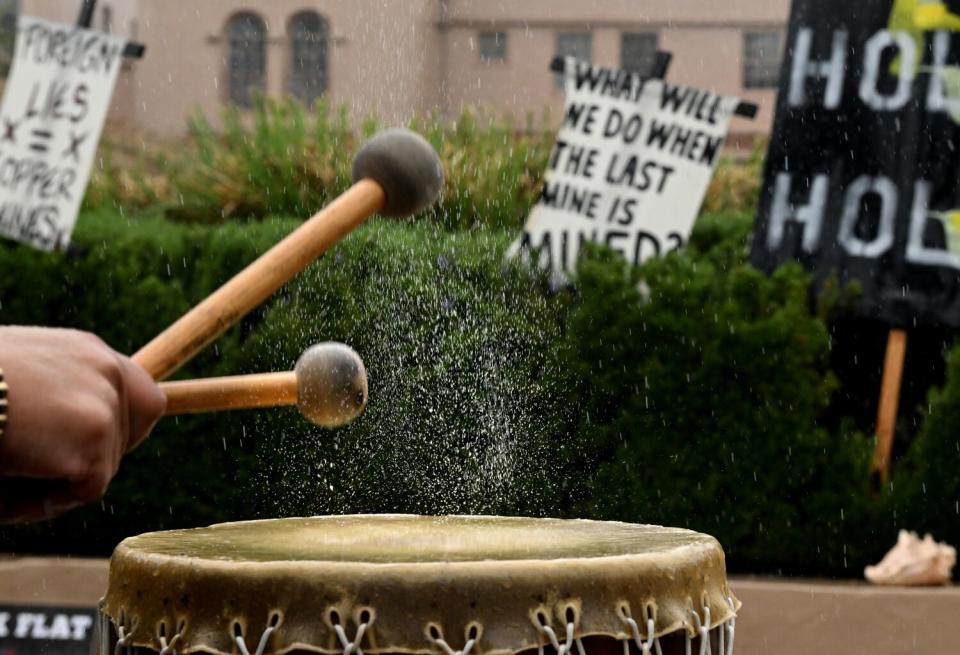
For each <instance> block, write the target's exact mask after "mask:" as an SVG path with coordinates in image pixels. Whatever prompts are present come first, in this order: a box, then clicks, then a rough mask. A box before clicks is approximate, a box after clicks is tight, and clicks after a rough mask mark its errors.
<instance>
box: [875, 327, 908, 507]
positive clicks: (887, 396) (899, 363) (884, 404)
mask: <svg viewBox="0 0 960 655" xmlns="http://www.w3.org/2000/svg"><path fill="white" fill-rule="evenodd" d="M906 352H907V332H906V330H900V329H893V330H890V335H889V336H888V337H887V354H886V356H885V357H884V360H883V379H882V381H881V383H880V407H879V408H878V409H877V446H876V448H875V449H874V451H873V462H872V463H871V464H870V478H871V480H872V481H873V483H874V487H875V488H879V485H880V484H886V482H887V481H888V480H889V479H890V455H891V453H892V451H893V432H894V428H895V427H896V422H897V406H898V405H899V403H900V383H901V381H902V380H903V359H904V356H905V355H906Z"/></svg>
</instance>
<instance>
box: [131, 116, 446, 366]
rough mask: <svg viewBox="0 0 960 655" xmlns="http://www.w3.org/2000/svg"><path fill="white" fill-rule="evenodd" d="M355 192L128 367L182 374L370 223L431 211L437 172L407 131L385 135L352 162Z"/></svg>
mask: <svg viewBox="0 0 960 655" xmlns="http://www.w3.org/2000/svg"><path fill="white" fill-rule="evenodd" d="M353 179H354V184H353V186H352V187H350V189H348V190H347V191H346V192H345V193H344V194H343V195H341V196H340V197H339V198H337V199H336V200H334V201H333V202H332V203H331V204H330V205H328V206H327V207H325V208H324V209H322V210H321V211H319V212H318V213H317V214H315V215H314V216H313V217H312V218H310V219H309V220H307V221H306V222H305V223H304V224H303V225H301V226H300V227H299V228H297V229H296V230H295V231H294V232H292V233H291V234H290V235H289V236H287V237H286V238H285V239H283V240H282V241H280V243H278V244H277V245H275V246H274V247H273V248H271V249H270V250H268V251H267V252H266V253H264V254H263V255H262V256H261V257H260V258H259V259H257V260H256V261H254V262H253V263H252V264H250V265H249V266H247V268H245V269H244V270H242V271H241V272H240V273H238V274H237V275H236V276H235V277H234V278H233V279H231V280H230V281H229V282H227V283H226V284H224V285H223V286H222V287H220V288H219V289H218V290H217V291H215V292H214V293H212V294H211V295H210V296H209V297H207V298H206V299H205V300H203V301H202V302H201V303H200V304H198V305H197V306H196V307H194V308H193V309H191V310H190V311H189V312H187V313H186V314H184V315H183V316H182V317H181V318H180V319H179V320H177V321H176V322H175V323H174V324H173V325H171V326H170V327H169V328H167V329H166V330H165V331H164V332H162V333H161V334H160V335H159V336H157V337H156V338H155V339H154V340H153V341H151V342H150V343H148V344H147V345H146V346H144V347H143V348H141V349H140V351H139V352H137V353H136V354H135V355H134V356H133V360H134V361H135V362H137V363H138V364H140V365H141V366H142V367H143V368H144V369H146V370H147V372H148V373H150V375H152V376H153V378H154V379H155V380H162V379H164V378H166V377H167V376H169V375H170V374H171V373H173V372H174V371H176V370H177V369H178V368H180V367H181V366H183V364H185V363H186V362H187V361H189V360H190V358H192V357H193V356H194V355H195V354H196V353H197V352H198V351H199V350H200V349H202V348H203V347H204V346H206V345H208V344H209V343H210V342H211V341H213V340H214V339H216V338H217V337H218V336H220V335H221V334H223V333H224V332H225V331H226V330H227V329H228V328H230V327H231V326H232V325H234V324H235V323H236V322H237V321H239V320H240V319H241V318H242V317H243V316H244V315H246V314H247V313H248V312H249V311H250V310H251V309H253V308H254V307H256V306H257V305H259V304H260V303H262V302H263V301H264V300H266V299H267V298H268V297H269V296H270V295H271V294H273V292H274V291H276V290H277V289H279V288H280V287H281V286H283V285H284V284H286V283H287V282H288V281H289V280H290V279H291V278H292V277H293V276H294V275H296V274H297V273H298V272H300V271H301V270H303V269H304V268H306V266H307V265H308V264H310V263H311V262H312V261H313V260H315V259H316V258H317V257H319V256H320V255H322V254H323V253H324V252H326V251H327V249H329V248H330V247H331V246H332V245H333V244H335V243H336V242H337V241H339V240H340V239H341V238H343V237H344V236H345V235H346V234H347V233H349V232H350V231H351V230H353V229H354V228H355V227H357V226H358V225H360V223H362V222H363V221H364V220H366V219H367V218H368V217H369V216H371V215H372V214H375V213H380V214H383V215H385V216H394V217H401V216H409V215H412V214H415V213H417V212H418V211H421V210H422V209H425V208H427V207H429V206H430V205H431V204H433V202H434V200H436V198H437V196H438V195H439V193H440V188H441V186H442V185H443V168H442V166H441V164H440V158H439V156H438V155H437V153H436V151H434V149H433V147H432V146H431V145H430V144H429V143H427V141H426V140H425V139H423V137H421V136H419V135H417V134H414V133H413V132H410V131H408V130H387V131H385V132H381V133H380V134H378V135H377V136H375V137H374V138H372V139H371V140H370V141H368V142H367V143H366V144H365V145H364V146H363V147H362V148H361V149H360V151H359V152H358V153H357V156H356V158H355V159H354V161H353Z"/></svg>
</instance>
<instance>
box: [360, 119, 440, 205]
mask: <svg viewBox="0 0 960 655" xmlns="http://www.w3.org/2000/svg"><path fill="white" fill-rule="evenodd" d="M367 178H369V179H371V180H373V181H374V182H376V183H377V184H379V185H380V186H381V187H382V188H383V191H384V193H385V194H386V196H387V201H386V203H385V204H384V207H383V209H382V210H381V211H380V213H381V214H383V215H384V216H392V217H397V218H402V217H405V216H412V215H413V214H416V213H417V212H419V211H422V210H424V209H426V208H427V207H429V206H430V205H432V204H433V203H434V201H435V200H436V199H437V196H439V195H440V188H441V187H442V186H443V166H442V165H441V163H440V156H439V155H437V151H436V150H434V149H433V146H431V145H430V144H429V143H428V142H427V140H426V139H424V138H423V137H422V136H420V135H419V134H417V133H416V132H411V131H410V130H403V129H392V130H385V131H383V132H380V133H379V134H377V135H376V136H374V137H373V138H372V139H370V140H369V141H367V142H366V143H365V144H363V147H362V148H360V151H359V152H358V153H357V156H356V158H354V160H353V181H354V183H356V182H359V181H360V180H362V179H367Z"/></svg>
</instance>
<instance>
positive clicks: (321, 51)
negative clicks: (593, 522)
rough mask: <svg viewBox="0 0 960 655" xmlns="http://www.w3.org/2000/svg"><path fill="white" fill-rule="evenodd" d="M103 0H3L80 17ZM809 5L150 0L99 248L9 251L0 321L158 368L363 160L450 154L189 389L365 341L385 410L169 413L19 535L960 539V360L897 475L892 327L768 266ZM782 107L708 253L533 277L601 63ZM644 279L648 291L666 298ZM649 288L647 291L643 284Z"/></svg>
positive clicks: (99, 225) (97, 228) (98, 221)
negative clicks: (222, 288) (542, 520)
mask: <svg viewBox="0 0 960 655" xmlns="http://www.w3.org/2000/svg"><path fill="white" fill-rule="evenodd" d="M79 4H80V3H79V2H78V1H67V0H20V1H19V2H16V1H13V0H4V1H3V2H0V8H2V14H3V17H2V19H0V25H2V26H3V36H2V39H0V43H2V44H3V46H4V52H5V53H7V54H6V55H5V58H4V59H2V61H3V62H5V65H9V58H10V54H9V53H10V52H11V49H12V40H13V34H14V31H13V26H14V24H15V23H14V21H15V15H16V13H17V12H18V11H19V12H25V13H28V14H32V15H37V16H42V17H47V18H50V19H55V20H60V21H63V22H74V21H75V20H76V16H77V13H78V10H79ZM788 10H789V3H788V1H787V0H736V1H734V0H727V1H725V2H723V3H717V2H703V1H700V0H646V1H644V2H637V1H636V0H590V1H588V2H583V1H581V0H576V1H575V0H527V1H526V2H506V1H504V2H495V1H492V0H482V1H481V0H404V1H403V2H399V1H395V0H350V1H349V2H348V1H346V0H322V1H321V0H315V1H312V2H301V1H297V2H294V1H293V0H271V1H269V2H267V1H266V0H251V1H249V2H244V3H240V2H234V1H231V0H205V1H204V2H202V3H185V2H176V3H174V2H169V1H166V0H165V1H161V0H127V1H119V0H115V1H112V2H100V3H98V8H97V13H96V16H95V20H94V27H95V28H96V29H99V30H103V31H109V32H113V33H116V34H122V35H124V36H127V37H129V38H130V39H132V40H136V41H139V42H141V43H144V44H145V45H146V47H147V50H146V55H145V57H144V58H143V59H142V60H128V61H126V62H125V64H124V69H123V72H122V73H121V77H120V81H119V82H118V87H117V92H116V95H115V98H114V103H113V107H112V110H111V115H110V119H109V122H108V126H107V128H106V130H105V133H104V138H103V140H102V143H101V149H100V155H99V157H98V161H97V164H96V165H95V169H94V174H93V177H92V179H91V183H90V187H89V189H88V192H87V195H86V198H85V200H84V210H83V212H82V214H81V217H80V219H79V223H78V227H77V231H76V233H75V237H74V243H73V244H72V246H71V248H70V250H69V251H68V252H67V253H66V254H65V255H64V254H60V255H48V254H43V253H39V252H36V251H33V250H30V249H27V248H24V247H19V246H15V245H12V244H10V243H6V242H5V243H3V244H2V245H0V322H2V323H9V324H42V325H62V326H72V327H78V328H82V329H86V330H91V331H94V332H96V333H98V334H100V335H101V336H102V337H103V338H104V339H105V340H106V341H107V342H108V343H110V344H111V345H112V346H113V347H115V348H117V349H118V350H121V351H123V352H133V351H135V350H136V349H137V348H138V347H139V346H141V345H142V344H144V343H146V342H147V341H148V340H149V339H150V338H151V337H152V336H154V335H155V334H157V333H158V332H159V331H160V330H162V329H163V328H164V327H166V326H167V325H168V324H169V323H170V322H172V321H173V320H174V319H175V318H176V317H177V316H179V315H180V314H182V313H183V312H184V311H186V310H187V309H188V308H189V307H190V306H192V305H193V304H195V303H196V302H197V301H199V300H200V299H202V298H203V297H205V296H206V295H207V294H208V293H210V292H211V291H212V290H213V289H215V288H216V287H217V286H219V284H220V283H221V282H222V281H224V280H226V279H228V278H229V277H230V276H231V275H232V274H233V273H235V272H236V271H238V270H239V269H240V268H242V267H243V266H244V265H245V264H246V263H248V262H249V261H251V260H252V259H253V258H254V257H256V256H257V255H258V254H259V253H261V252H263V251H264V250H266V249H267V248H269V247H270V246H271V245H272V244H274V243H275V242H276V241H277V240H278V239H279V238H280V237H281V236H282V235H284V234H286V233H287V232H289V231H290V230H291V229H293V228H294V227H295V226H296V225H297V224H298V222H300V221H302V220H303V219H304V218H305V217H307V216H309V215H310V214H312V213H313V212H314V211H316V210H317V209H318V208H319V207H321V206H322V205H323V204H325V203H326V202H328V201H329V200H330V199H332V198H333V197H335V196H336V195H337V194H339V193H340V192H342V191H343V190H344V189H345V188H346V187H347V185H348V184H349V181H350V173H349V169H350V162H351V160H352V156H353V153H354V152H355V149H356V147H357V145H358V144H359V143H360V142H361V141H362V140H363V139H364V138H365V137H366V136H368V135H370V134H372V133H373V132H374V131H375V130H376V129H378V127H381V126H388V125H408V126H410V127H412V128H414V129H416V130H419V131H420V132H422V133H423V134H425V135H426V136H427V138H428V139H429V140H430V141H431V142H432V143H433V144H434V146H436V147H437V149H438V151H439V152H440V153H441V156H442V159H443V163H444V167H445V173H446V180H447V182H446V187H445V189H444V192H443V196H442V198H441V200H440V202H439V203H438V205H437V206H436V207H435V208H434V209H432V210H431V211H430V212H428V213H426V214H424V215H422V216H419V217H417V218H416V219H415V220H412V221H408V222H402V223H398V222H390V221H386V220H375V221H372V222H370V223H369V224H367V225H366V226H365V227H363V228H362V229H361V230H359V231H357V232H356V233H355V234H353V235H351V236H350V237H349V238H348V239H346V240H345V241H344V242H343V243H342V244H341V245H339V246H337V247H336V248H335V249H334V250H333V251H332V252H330V253H328V254H327V255H326V256H325V257H324V258H323V259H322V260H321V261H319V262H318V263H316V264H315V265H313V266H311V267H310V268H309V269H308V271H307V272H306V273H305V274H303V275H301V276H300V277H299V278H298V279H297V280H295V281H294V282H292V283H291V284H289V285H288V286H287V287H286V288H284V289H283V290H282V292H280V293H279V294H277V295H276V296H275V297H274V298H273V299H272V300H271V301H270V302H269V303H267V304H266V305H265V306H263V307H262V308H261V309H259V310H258V311H256V312H254V313H253V314H251V315H250V316H248V317H247V318H246V319H245V320H244V321H243V322H242V324H241V325H239V326H238V327H237V328H235V329H233V330H231V331H230V332H228V333H227V334H226V335H225V336H224V337H222V338H221V339H220V340H218V341H217V342H216V344H215V345H214V346H213V347H211V348H209V349H207V350H206V351H205V352H203V353H202V354H201V355H200V356H199V357H197V358H196V359H195V360H194V361H193V362H192V363H191V364H190V365H189V367H187V368H186V369H184V370H183V371H182V372H181V374H180V376H181V377H206V376H213V375H226V374H240V373H249V372H258V371H270V370H285V369H289V368H291V367H292V365H293V363H294V361H295V360H296V358H297V356H298V355H299V354H300V353H301V352H302V351H303V350H304V349H305V348H306V347H307V346H309V345H310V344H312V343H314V342H317V341H323V340H339V341H343V342H346V343H348V344H350V345H351V346H353V347H354V348H355V349H356V350H357V351H358V352H359V353H360V354H361V356H362V357H363V358H364V360H365V362H366V364H367V367H368V370H369V373H370V383H371V391H370V404H369V407H368V409H367V411H366V413H365V414H364V415H363V416H362V417H361V418H360V419H359V420H358V421H357V422H356V423H354V424H352V425H350V426H348V427H345V428H342V429H340V430H337V431H334V432H328V431H322V430H319V429H318V428H314V427H312V426H309V425H307V424H305V422H304V421H302V420H301V419H300V417H299V415H298V414H297V413H296V410H294V409H289V410H270V411H259V412H234V413H229V414H221V415H211V416H196V417H189V418H178V419H173V418H169V419H164V420H163V421H162V422H161V423H160V424H159V426H158V427H157V430H156V432H155V434H154V436H153V437H152V438H151V439H150V440H149V441H148V442H147V443H146V444H144V446H142V447H141V448H140V449H139V450H137V451H136V452H135V453H134V454H133V455H132V456H131V457H130V458H128V460H127V461H126V462H125V463H124V466H123V468H122V469H121V473H120V475H119V477H118V478H117V479H116V481H115V482H114V484H113V485H112V486H111V489H110V492H109V494H108V495H107V497H106V498H105V499H104V500H103V502H102V503H99V504H97V505H95V506H92V507H88V508H86V509H83V510H80V511H76V512H73V513H71V514H69V515H67V516H66V517H64V518H62V519H60V520H57V521H54V522H50V523H46V524H40V525H33V526H22V527H2V528H0V550H3V551H6V552H10V553H16V554H26V553H70V554H85V555H98V556H105V555H108V554H109V553H110V551H111V550H112V548H113V547H114V546H115V545H116V543H117V542H118V541H119V540H120V539H122V538H124V537H126V536H129V535H132V534H137V533H140V532H144V531H148V530H157V529H164V528H173V527H190V526H197V525H204V524H208V523H212V522H217V521H227V520H238V519H250V518H258V517H272V516H285V515H305V514H318V513H332V512H386V511H390V512H418V513H457V512H459V513H465V512H470V513H499V514H529V515H550V516H570V517H572V516H577V517H595V518H605V519H619V520H625V521H636V522H650V523H662V524H668V525H675V526H680V527H689V528H692V529H696V530H701V531H705V532H708V533H710V534H713V535H715V536H716V537H717V538H718V539H719V540H720V541H721V543H722V544H723V546H724V548H725V550H726V552H727V556H728V564H729V566H730V568H731V570H732V571H734V572H741V573H755V574H775V575H781V574H789V575H817V576H839V577H856V578H859V577H860V576H861V575H862V571H863V566H864V565H865V564H867V563H871V562H875V561H877V559H879V557H880V556H881V555H882V554H883V552H885V551H886V549H887V548H888V547H889V546H890V545H891V544H893V543H894V541H895V539H896V535H897V530H898V529H899V528H901V527H907V528H910V529H915V530H930V531H932V532H933V533H934V535H935V536H936V537H937V538H938V539H942V540H946V541H951V542H952V543H954V544H956V543H960V521H958V520H957V519H958V516H960V477H958V476H957V475H956V471H957V470H958V466H960V442H958V441H957V438H958V437H957V435H960V351H955V350H954V349H953V346H952V344H953V342H954V337H955V335H953V334H952V333H948V332H947V331H945V330H939V331H938V330H933V329H918V330H917V331H916V333H915V334H916V336H915V337H912V338H911V346H910V354H909V356H908V359H907V369H906V373H905V380H904V387H903V393H902V400H901V405H900V408H901V409H900V414H899V421H898V424H897V435H896V436H897V439H896V447H895V459H896V461H895V463H894V467H893V482H892V483H891V484H889V485H887V486H885V487H884V488H882V489H880V490H871V488H870V485H869V481H868V461H869V457H870V454H871V453H872V450H873V445H874V438H873V436H872V431H873V422H874V419H875V412H876V401H877V394H878V390H879V383H880V367H881V365H882V356H883V348H884V343H885V339H886V334H887V326H885V325H879V324H871V323H869V322H866V321H862V320H854V319H851V318H849V315H848V314H846V313H845V308H846V307H847V306H848V305H849V302H850V299H851V298H852V297H855V295H856V293H857V290H856V288H839V287H837V286H836V285H834V286H833V287H829V285H828V288H827V289H826V290H825V291H824V292H823V293H820V294H818V295H817V296H816V297H811V294H810V293H809V291H808V288H809V286H808V283H809V279H808V276H807V275H806V274H805V273H804V272H803V271H802V270H801V269H800V268H799V267H795V266H787V267H784V268H782V269H780V270H779V271H778V272H777V273H776V274H774V275H773V276H769V277H768V276H766V275H763V274H761V273H759V272H758V271H756V270H754V269H753V268H752V267H751V266H750V265H749V264H748V263H747V261H746V259H747V253H748V239H749V234H750V230H751V226H752V223H753V218H754V213H755V209H756V202H757V195H758V189H759V187H760V184H761V181H762V179H761V178H762V166H763V157H764V153H765V151H766V143H767V138H768V137H767V135H768V134H769V131H770V127H771V121H772V115H773V110H774V106H775V101H776V86H777V82H778V79H779V75H780V68H781V59H782V50H783V40H784V32H785V24H786V19H787V13H788ZM658 49H660V50H668V51H670V52H672V54H673V64H672V66H671V68H670V70H669V73H668V79H669V80H671V81H673V82H678V83H685V84H690V85H694V86H698V87H703V88H709V89H712V90H715V91H719V92H723V93H728V94H733V95H739V96H741V97H743V98H744V99H747V100H750V101H752V102H755V103H757V104H758V105H759V107H760V110H759V115H758V117H757V119H756V120H753V121H748V120H745V119H739V118H738V119H735V121H734V123H733V126H732V134H731V138H730V140H729V142H728V148H727V151H726V153H725V156H724V158H723V161H722V162H721V164H720V166H719V168H718V171H717V173H716V175H715V177H714V180H713V183H712V185H711V187H710V190H709V191H708V194H707V198H706V201H705V203H704V207H703V211H702V215H701V217H700V218H699V220H698V222H697V225H696V227H695V230H694V234H693V236H692V238H691V241H690V244H689V245H688V247H687V248H686V249H685V250H684V251H683V252H679V253H675V254H671V255H669V256H668V257H665V258H663V259H659V260H655V261H650V262H648V263H646V264H644V265H643V266H641V267H639V268H636V269H633V270H629V271H627V272H626V273H625V272H624V271H625V267H624V262H623V261H622V259H620V258H619V256H618V255H616V254H615V253H612V252H610V251H606V250H604V249H602V248H599V247H598V248H593V249H591V250H590V252H589V253H588V255H587V257H586V258H585V260H584V261H583V262H582V264H581V267H580V270H579V272H578V276H577V281H576V284H575V285H573V286H571V287H568V288H563V289H557V288H555V287H554V286H552V285H551V284H550V282H549V280H548V279H546V277H545V276H544V275H542V274H541V273H539V272H537V271H534V270H530V269H528V268H526V267H524V266H522V265H506V264H505V263H504V261H503V254H504V252H505V251H506V249H507V246H508V245H509V243H510V242H511V241H512V240H513V239H514V238H515V237H516V235H517V233H518V231H519V229H520V227H521V226H522V225H523V223H524V221H525V219H526V217H527V215H528V214H529V211H530V208H531V206H532V204H533V203H534V202H535V200H536V198H537V196H538V193H539V190H540V184H541V180H542V175H543V171H544V169H545V166H546V161H547V157H548V155H549V153H550V149H551V146H552V143H553V137H554V133H555V132H554V131H555V129H556V126H557V125H558V124H559V119H560V117H561V115H562V102H563V92H562V89H561V88H560V86H559V85H558V81H557V76H556V75H555V74H553V73H551V72H550V71H549V63H550V60H551V59H552V58H553V57H554V56H558V55H571V56H575V57H578V58H581V59H586V60H590V61H593V62H595V63H598V64H603V65H608V66H613V67H624V68H628V69H631V70H637V71H641V72H643V71H645V70H648V69H649V67H650V66H651V65H652V57H653V54H654V53H655V52H656V51H657V50H658ZM641 282H642V285H641ZM641 289H644V290H645V292H644V293H641Z"/></svg>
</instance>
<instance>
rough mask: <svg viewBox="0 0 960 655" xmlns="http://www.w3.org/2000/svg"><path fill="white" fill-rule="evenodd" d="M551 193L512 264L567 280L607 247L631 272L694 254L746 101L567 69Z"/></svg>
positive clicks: (571, 65)
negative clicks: (534, 265)
mask: <svg viewBox="0 0 960 655" xmlns="http://www.w3.org/2000/svg"><path fill="white" fill-rule="evenodd" d="M564 75H565V89H566V107H565V110H564V120H563V125H562V126H561V128H560V131H559V133H558V134H557V139H556V143H555V145H554V148H553V151H552V153H551V155H550V160H549V163H548V167H547V172H546V175H545V178H544V187H543V192H542V193H541V195H540V199H539V200H538V202H537V204H536V205H535V206H534V208H533V211H532V212H531V213H530V217H529V218H528V220H527V223H526V226H525V227H524V230H523V233H522V234H521V236H520V237H519V238H518V239H517V240H516V241H515V242H514V243H513V245H512V246H511V247H510V250H509V252H508V256H511V257H512V256H517V255H531V256H533V257H535V258H537V261H538V263H539V264H540V265H541V266H542V267H543V268H545V269H550V270H552V271H554V272H556V273H559V274H561V275H563V274H566V273H570V272H573V271H574V270H575V268H576V261H577V256H578V253H579V250H580V247H581V245H582V244H584V243H585V242H597V243H601V244H604V245H607V246H609V247H610V248H612V249H614V250H617V251H619V252H621V253H622V254H623V255H624V257H625V258H626V259H627V261H628V262H630V263H633V264H639V263H641V262H643V261H644V260H645V259H648V258H650V257H655V256H659V255H664V254H666V253H668V252H672V251H673V250H676V249H678V248H680V247H682V246H683V245H684V243H686V241H687V238H688V237H689V235H690V231H691V229H692V227H693V222H694V220H695V219H696V216H697V213H698V211H699V209H700V205H701V203H702V202H703V196H704V194H705V193H706V190H707V185H708V184H709V182H710V178H711V177H712V175H713V171H714V167H715V166H716V163H717V161H718V159H719V157H720V153H721V150H722V148H723V144H724V141H725V140H726V136H727V130H728V128H729V125H730V117H731V115H732V114H733V113H734V112H735V111H736V109H737V106H738V105H739V100H738V99H737V98H733V97H726V96H721V95H717V94H715V93H713V92H711V91H704V90H700V89H693V88H690V87H685V86H679V85H676V84H670V83H668V82H665V81H663V80H661V79H651V78H643V77H641V76H640V75H637V74H635V73H630V72H628V71H621V70H611V69H607V68H600V67H596V66H591V65H590V64H588V63H586V62H580V61H576V60H573V59H567V60H566V65H565V73H564Z"/></svg>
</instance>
